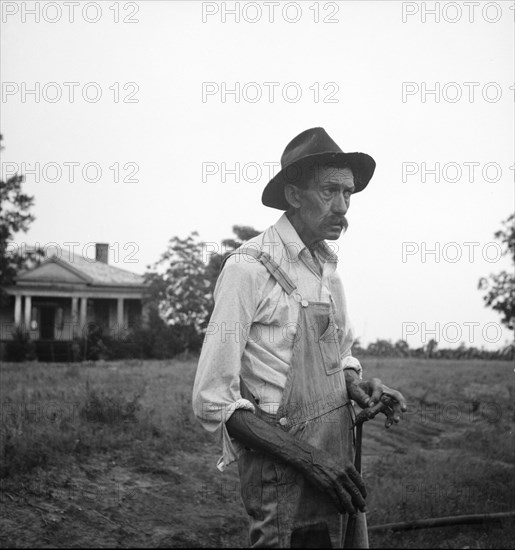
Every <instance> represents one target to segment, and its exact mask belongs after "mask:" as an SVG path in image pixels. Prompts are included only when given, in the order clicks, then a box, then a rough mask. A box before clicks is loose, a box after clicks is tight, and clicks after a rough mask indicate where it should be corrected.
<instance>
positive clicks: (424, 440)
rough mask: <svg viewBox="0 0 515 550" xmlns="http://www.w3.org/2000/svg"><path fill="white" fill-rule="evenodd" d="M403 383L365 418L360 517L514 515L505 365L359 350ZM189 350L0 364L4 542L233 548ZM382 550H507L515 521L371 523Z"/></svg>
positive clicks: (232, 528) (509, 371) (230, 517)
mask: <svg viewBox="0 0 515 550" xmlns="http://www.w3.org/2000/svg"><path fill="white" fill-rule="evenodd" d="M363 364H364V367H365V370H366V373H367V376H378V377H379V378H381V379H382V380H383V381H384V382H385V383H387V384H389V385H391V386H394V387H398V388H399V389H400V390H401V391H403V393H404V395H405V396H406V398H407V399H408V403H409V405H410V410H409V412H408V413H407V414H406V415H405V417H404V419H403V421H402V422H401V424H399V425H397V426H394V427H392V428H390V430H385V428H384V425H383V422H382V419H380V418H376V419H375V420H374V421H372V422H369V423H367V424H366V425H365V428H364V442H363V452H364V457H363V469H364V474H363V475H364V479H365V482H366V483H367V486H368V491H369V497H368V508H369V514H368V522H369V525H378V524H383V523H390V522H396V521H406V520H411V519H420V518H429V517H436V516H448V515H459V514H474V513H491V512H501V511H508V510H514V509H515V502H514V498H515V497H514V493H515V491H514V489H515V485H514V473H515V458H514V455H515V453H514V432H513V426H514V420H515V418H514V415H515V413H514V395H515V392H514V380H513V365H512V364H511V363H509V362H464V361H431V360H421V359H419V360H408V359H403V360H400V359H388V360H377V359H370V360H367V359H366V358H365V359H364V360H363ZM195 365H196V360H195V359H184V360H173V361H146V362H142V361H126V362H112V363H96V364H93V363H91V364H86V363H84V364H69V365H67V364H41V363H34V364H3V365H1V367H0V369H1V370H0V395H1V397H0V400H1V403H2V420H1V447H2V449H1V451H2V462H1V465H0V474H1V492H0V506H1V509H2V514H1V520H0V543H1V545H2V547H26V546H38V547H65V546H71V547H79V546H100V547H114V546H120V547H121V546H123V547H133V546H144V547H156V546H168V547H187V546H193V547H210V546H211V547H229V546H235V547H245V546H246V545H247V533H246V525H247V520H246V515H245V512H244V510H243V507H242V505H241V503H240V499H239V492H238V479H237V473H236V467H231V468H229V470H228V471H227V472H225V473H224V474H223V475H222V474H220V473H219V472H218V470H217V469H216V467H215V464H216V461H217V459H218V456H219V446H218V444H217V442H216V441H214V440H212V439H211V436H209V434H207V433H205V432H204V431H203V430H202V428H201V427H200V426H199V425H198V424H197V423H196V421H195V419H194V417H193V414H192V412H191V405H190V396H191V387H192V383H193V378H194V374H195ZM370 538H371V541H370V542H371V546H372V547H383V548H390V547H391V548H394V547H400V548H414V547H423V548H496V547H501V548H512V547H513V540H515V526H514V524H513V522H512V521H505V522H504V523H503V524H502V525H497V526H489V527H484V526H462V527H447V528H439V529H430V530H420V531H413V532H404V533H371V537H370Z"/></svg>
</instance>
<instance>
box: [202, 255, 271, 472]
mask: <svg viewBox="0 0 515 550" xmlns="http://www.w3.org/2000/svg"><path fill="white" fill-rule="evenodd" d="M253 262H254V263H253ZM263 269H264V268H263ZM259 274H260V271H259V266H256V263H255V260H254V261H252V260H251V259H248V258H247V257H245V256H242V255H237V256H232V257H230V258H229V259H228V261H227V263H226V265H225V267H224V269H223V271H222V273H221V274H220V277H219V279H218V281H217V284H216V288H215V294H214V299H215V307H214V310H213V314H212V315H211V319H210V321H209V324H208V326H207V329H206V334H205V338H204V343H203V346H202V351H201V354H200V359H199V363H198V367H197V373H196V376H195V382H194V385H193V399H192V404H193V411H194V413H195V416H196V417H197V419H198V420H199V422H200V423H201V424H202V426H203V427H204V428H205V429H206V430H208V431H209V432H212V433H214V434H215V435H217V436H218V437H220V439H221V444H222V453H223V455H222V457H221V459H220V460H219V462H218V468H219V469H220V470H222V471H223V470H224V469H225V468H226V467H227V466H228V465H229V464H230V463H231V462H234V461H235V460H237V457H238V454H239V452H240V450H241V446H240V445H239V444H238V443H237V441H235V440H233V439H232V438H231V437H230V436H229V434H228V432H227V428H226V425H225V423H226V422H227V421H228V420H229V418H230V417H231V415H232V414H233V413H234V411H235V410H237V409H247V410H250V411H252V412H255V411H254V406H253V405H252V403H251V402H250V401H248V400H246V399H243V398H242V396H241V393H240V371H241V357H242V354H243V351H244V349H245V346H246V344H247V340H248V335H249V329H250V325H251V323H252V320H253V317H254V313H255V311H256V307H257V303H258V296H259V281H260V277H259Z"/></svg>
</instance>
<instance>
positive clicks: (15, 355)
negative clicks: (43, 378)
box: [5, 327, 36, 363]
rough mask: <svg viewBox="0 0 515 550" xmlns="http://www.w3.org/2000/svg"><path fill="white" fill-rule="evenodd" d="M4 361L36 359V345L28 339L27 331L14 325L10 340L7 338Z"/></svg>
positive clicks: (18, 361) (15, 361) (17, 361)
mask: <svg viewBox="0 0 515 550" xmlns="http://www.w3.org/2000/svg"><path fill="white" fill-rule="evenodd" d="M5 354H6V361H12V362H13V363H20V362H22V361H34V360H35V359H36V347H35V345H34V342H33V341H31V339H30V334H29V332H28V331H26V330H24V329H23V328H21V327H16V329H15V330H14V332H13V337H12V340H8V341H7V343H6V348H5Z"/></svg>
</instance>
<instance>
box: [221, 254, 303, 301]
mask: <svg viewBox="0 0 515 550" xmlns="http://www.w3.org/2000/svg"><path fill="white" fill-rule="evenodd" d="M236 254H248V255H249V256H252V257H253V258H254V259H255V260H258V261H260V262H261V263H262V264H263V265H264V266H265V267H266V269H267V270H268V272H269V273H270V275H272V277H273V278H274V279H275V280H276V281H277V282H278V283H279V284H280V285H281V287H282V289H283V290H284V291H285V292H286V294H288V296H289V295H290V294H291V293H292V292H293V291H294V290H295V289H296V288H297V287H296V286H295V284H294V283H293V281H292V280H291V279H290V277H288V275H287V274H286V273H285V272H284V270H283V269H282V268H281V267H280V266H279V264H278V263H277V262H276V261H275V260H273V259H272V258H271V257H270V254H267V253H266V252H261V251H259V250H256V249H255V248H243V249H241V250H238V251H236V252H232V253H231V254H229V255H228V256H227V257H226V258H225V259H224V260H223V262H222V265H221V266H220V271H222V269H223V267H224V265H225V262H226V261H227V260H228V259H229V258H230V257H231V256H235V255H236Z"/></svg>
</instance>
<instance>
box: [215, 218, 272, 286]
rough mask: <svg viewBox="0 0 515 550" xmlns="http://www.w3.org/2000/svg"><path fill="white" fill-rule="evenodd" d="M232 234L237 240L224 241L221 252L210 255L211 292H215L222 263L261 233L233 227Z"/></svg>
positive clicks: (244, 226)
mask: <svg viewBox="0 0 515 550" xmlns="http://www.w3.org/2000/svg"><path fill="white" fill-rule="evenodd" d="M232 232H233V233H234V234H235V236H236V238H230V239H224V240H223V241H222V247H221V250H220V251H219V252H215V253H213V254H211V255H210V257H209V261H208V265H207V276H208V278H209V280H210V284H211V292H214V289H215V285H216V280H217V279H218V275H220V268H221V267H222V262H223V261H224V259H225V258H226V257H227V256H228V255H229V254H230V253H231V252H234V251H235V250H236V249H237V248H239V247H240V246H241V245H242V244H243V243H244V242H245V241H248V240H249V239H252V238H253V237H255V236H256V235H259V234H260V233H261V231H258V230H257V229H254V228H253V227H250V226H248V225H233V226H232Z"/></svg>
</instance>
